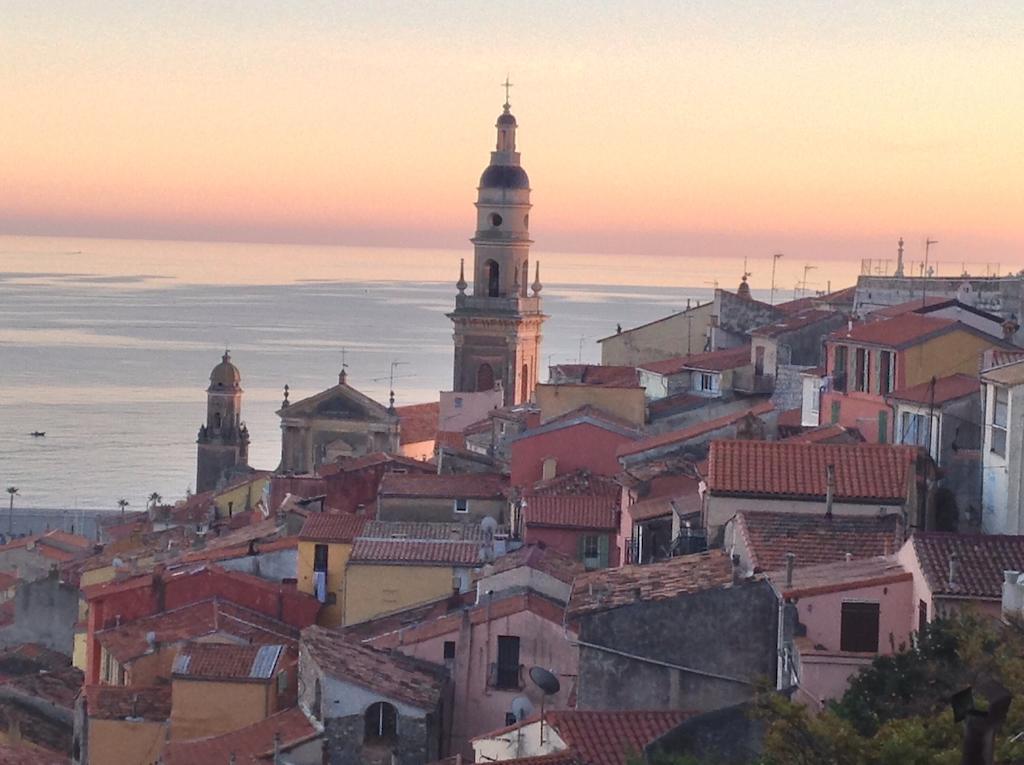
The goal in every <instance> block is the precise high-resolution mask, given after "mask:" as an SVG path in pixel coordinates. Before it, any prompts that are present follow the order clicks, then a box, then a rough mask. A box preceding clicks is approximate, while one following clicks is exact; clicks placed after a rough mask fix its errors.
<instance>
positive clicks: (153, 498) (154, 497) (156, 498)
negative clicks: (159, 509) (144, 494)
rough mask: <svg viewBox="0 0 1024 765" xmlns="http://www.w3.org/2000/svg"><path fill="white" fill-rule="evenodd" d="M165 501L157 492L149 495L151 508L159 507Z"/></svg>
mask: <svg viewBox="0 0 1024 765" xmlns="http://www.w3.org/2000/svg"><path fill="white" fill-rule="evenodd" d="M163 501H164V498H163V497H161V496H160V495H159V494H157V493H156V492H155V491H154V492H153V493H152V494H150V495H149V506H150V507H156V506H157V505H159V504H160V503H161V502H163Z"/></svg>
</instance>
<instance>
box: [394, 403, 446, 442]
mask: <svg viewBox="0 0 1024 765" xmlns="http://www.w3.org/2000/svg"><path fill="white" fill-rule="evenodd" d="M440 412H441V404H440V402H438V401H430V402H428V403H426V404H410V405H408V406H398V407H395V414H397V415H398V423H399V427H400V428H401V429H400V430H399V440H400V441H401V443H403V444H418V443H422V442H423V441H433V440H434V436H435V435H436V433H437V423H438V418H439V417H440Z"/></svg>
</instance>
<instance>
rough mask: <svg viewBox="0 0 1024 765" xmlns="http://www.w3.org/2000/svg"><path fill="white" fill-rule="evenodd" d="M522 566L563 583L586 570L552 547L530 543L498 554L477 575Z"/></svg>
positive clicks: (490, 574) (573, 559)
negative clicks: (492, 561) (506, 552)
mask: <svg viewBox="0 0 1024 765" xmlns="http://www.w3.org/2000/svg"><path fill="white" fill-rule="evenodd" d="M523 567H526V568H532V569H534V570H536V571H540V572H542V573H544V574H547V575H549V576H551V577H554V578H555V579H558V580H559V581H560V582H564V583H565V584H572V580H573V579H575V578H576V577H577V576H579V575H580V574H582V573H583V572H584V571H585V570H586V569H584V567H583V564H582V563H581V562H580V561H578V560H576V559H575V558H570V557H569V556H567V555H563V554H562V553H560V552H558V551H557V550H555V549H554V548H553V547H548V546H547V545H543V544H530V545H523V546H522V547H520V548H519V549H518V550H514V551H513V552H510V553H508V554H507V555H501V556H499V557H498V558H497V559H496V560H495V561H494V563H490V564H488V565H487V566H485V567H484V569H483V571H481V572H480V575H479V576H480V577H481V578H483V577H487V576H494V575H496V574H502V573H504V572H506V571H512V570H513V569H517V568H523Z"/></svg>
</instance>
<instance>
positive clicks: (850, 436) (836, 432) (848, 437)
mask: <svg viewBox="0 0 1024 765" xmlns="http://www.w3.org/2000/svg"><path fill="white" fill-rule="evenodd" d="M781 440H782V441H783V442H785V443H802V444H816V443H821V442H823V441H834V442H835V443H853V442H855V441H863V440H864V439H862V438H861V437H860V433H858V432H857V431H856V430H851V429H849V428H844V427H843V426H842V425H819V426H818V427H816V428H808V429H807V430H804V431H802V432H800V433H796V434H795V435H792V436H789V437H788V438H783V439H781Z"/></svg>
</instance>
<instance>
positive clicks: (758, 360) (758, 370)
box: [754, 345, 764, 377]
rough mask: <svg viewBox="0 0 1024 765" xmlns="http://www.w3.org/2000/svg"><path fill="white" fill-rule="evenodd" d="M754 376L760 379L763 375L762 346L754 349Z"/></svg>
mask: <svg viewBox="0 0 1024 765" xmlns="http://www.w3.org/2000/svg"><path fill="white" fill-rule="evenodd" d="M754 374H755V375H757V376H758V377H760V376H761V375H763V374H764V346H763V345H758V346H757V347H755V348H754Z"/></svg>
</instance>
